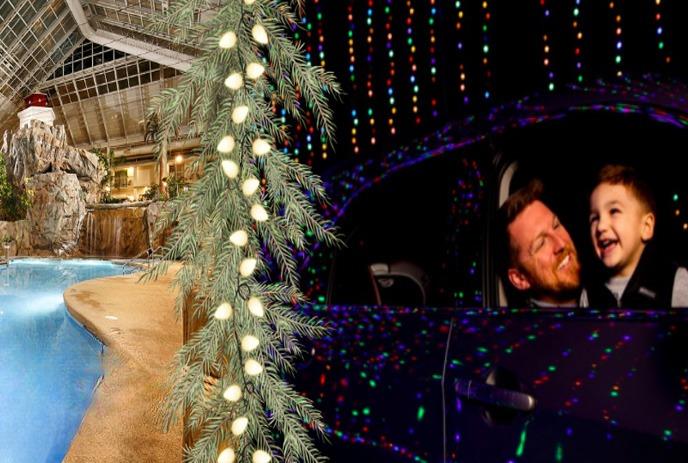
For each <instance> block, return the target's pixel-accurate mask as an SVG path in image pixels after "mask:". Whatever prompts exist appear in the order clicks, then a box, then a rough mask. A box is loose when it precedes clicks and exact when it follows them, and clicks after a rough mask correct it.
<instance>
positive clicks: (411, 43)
mask: <svg viewBox="0 0 688 463" xmlns="http://www.w3.org/2000/svg"><path fill="white" fill-rule="evenodd" d="M406 43H407V44H409V45H413V39H412V38H411V37H409V38H408V39H406Z"/></svg>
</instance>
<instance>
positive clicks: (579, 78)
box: [578, 74, 583, 82]
mask: <svg viewBox="0 0 688 463" xmlns="http://www.w3.org/2000/svg"><path fill="white" fill-rule="evenodd" d="M578 82H583V76H582V75H581V74H578Z"/></svg>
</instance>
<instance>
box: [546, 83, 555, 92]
mask: <svg viewBox="0 0 688 463" xmlns="http://www.w3.org/2000/svg"><path fill="white" fill-rule="evenodd" d="M547 88H548V89H549V91H550V92H553V91H554V82H550V83H549V85H548V86H547Z"/></svg>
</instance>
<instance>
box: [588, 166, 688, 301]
mask: <svg viewBox="0 0 688 463" xmlns="http://www.w3.org/2000/svg"><path fill="white" fill-rule="evenodd" d="M655 211H656V206H655V201H654V198H653V195H652V192H651V190H650V189H649V187H648V186H647V185H646V184H645V183H644V182H643V181H642V180H641V179H640V177H639V176H638V175H637V173H636V171H635V170H634V169H633V168H631V167H628V166H621V165H608V166H605V167H603V168H602V169H601V170H600V173H599V175H598V179H597V186H596V187H595V189H594V190H593V192H592V194H591V195H590V235H591V238H592V243H593V248H594V250H595V254H596V255H597V257H598V258H599V259H600V261H601V262H602V265H603V266H604V268H605V278H606V281H605V282H604V285H603V286H602V285H594V284H593V285H591V286H589V287H588V297H589V301H590V305H591V307H608V306H616V307H625V308H650V307H655V308H661V307H669V306H671V307H686V306H688V271H687V270H686V269H685V268H683V267H678V266H676V265H674V264H672V263H671V262H669V261H668V260H666V259H664V258H663V257H662V256H659V255H658V254H657V252H656V250H655V249H654V246H652V244H651V240H652V237H653V236H654V230H655V220H656V212H655Z"/></svg>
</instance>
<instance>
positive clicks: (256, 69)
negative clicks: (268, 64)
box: [246, 63, 265, 80]
mask: <svg viewBox="0 0 688 463" xmlns="http://www.w3.org/2000/svg"><path fill="white" fill-rule="evenodd" d="M264 72H265V68H264V67H263V66H262V65H261V64H258V63H249V65H248V66H246V77H248V78H249V79H253V80H256V79H258V78H259V77H260V76H262V75H263V73H264Z"/></svg>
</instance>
